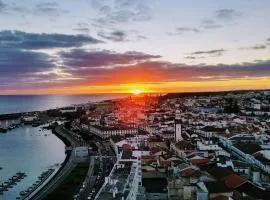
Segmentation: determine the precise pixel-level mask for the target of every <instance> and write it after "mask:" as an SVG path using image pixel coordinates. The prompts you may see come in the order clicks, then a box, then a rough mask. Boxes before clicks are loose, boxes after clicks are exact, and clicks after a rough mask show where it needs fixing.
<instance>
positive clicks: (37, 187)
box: [16, 169, 55, 200]
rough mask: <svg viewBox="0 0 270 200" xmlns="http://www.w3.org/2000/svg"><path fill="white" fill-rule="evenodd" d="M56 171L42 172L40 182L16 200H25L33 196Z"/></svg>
mask: <svg viewBox="0 0 270 200" xmlns="http://www.w3.org/2000/svg"><path fill="white" fill-rule="evenodd" d="M54 171H55V169H48V170H47V171H45V172H42V174H41V175H40V176H39V177H38V180H37V181H36V182H35V183H34V184H33V185H32V186H30V187H28V188H27V189H26V190H24V191H21V192H20V193H19V194H20V196H18V197H16V199H20V200H24V199H27V198H28V197H29V196H30V195H31V194H33V193H34V192H36V191H37V190H38V189H40V187H41V186H42V184H43V183H44V182H45V181H46V180H47V179H48V178H49V177H50V176H51V175H52V174H53V172H54Z"/></svg>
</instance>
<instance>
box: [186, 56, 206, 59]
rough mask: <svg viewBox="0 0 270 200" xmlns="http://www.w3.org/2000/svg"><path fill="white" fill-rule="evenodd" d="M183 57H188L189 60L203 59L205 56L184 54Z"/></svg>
mask: <svg viewBox="0 0 270 200" xmlns="http://www.w3.org/2000/svg"><path fill="white" fill-rule="evenodd" d="M184 58H185V59H190V60H196V59H203V58H205V57H204V56H185V57H184Z"/></svg>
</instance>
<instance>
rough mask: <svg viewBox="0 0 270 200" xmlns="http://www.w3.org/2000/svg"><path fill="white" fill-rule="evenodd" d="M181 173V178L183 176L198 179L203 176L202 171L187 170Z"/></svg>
mask: <svg viewBox="0 0 270 200" xmlns="http://www.w3.org/2000/svg"><path fill="white" fill-rule="evenodd" d="M180 173H181V176H183V177H190V176H196V177H198V176H200V175H201V173H200V171H198V170H194V169H192V168H186V169H184V170H182V171H181V172H180Z"/></svg>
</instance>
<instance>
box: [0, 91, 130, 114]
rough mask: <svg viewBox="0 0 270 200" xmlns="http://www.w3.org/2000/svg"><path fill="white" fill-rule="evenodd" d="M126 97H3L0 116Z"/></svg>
mask: <svg viewBox="0 0 270 200" xmlns="http://www.w3.org/2000/svg"><path fill="white" fill-rule="evenodd" d="M124 96H127V95H125V94H91V95H3V96H0V114H9V113H19V112H29V111H43V110H48V109H53V108H57V107H63V106H69V105H72V104H81V103H87V102H96V101H102V100H108V99H115V98H121V97H124Z"/></svg>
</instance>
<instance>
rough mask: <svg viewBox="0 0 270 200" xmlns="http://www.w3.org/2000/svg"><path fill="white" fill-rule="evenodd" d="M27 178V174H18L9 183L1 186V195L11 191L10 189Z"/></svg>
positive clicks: (6, 182)
mask: <svg viewBox="0 0 270 200" xmlns="http://www.w3.org/2000/svg"><path fill="white" fill-rule="evenodd" d="M25 177H26V174H25V173H22V172H17V173H16V174H15V175H14V176H12V177H11V178H9V179H8V180H7V181H5V182H4V183H2V184H1V185H0V195H3V194H4V192H7V191H9V189H10V188H13V186H14V185H16V184H17V183H19V182H20V181H21V180H22V179H24V178H25Z"/></svg>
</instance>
